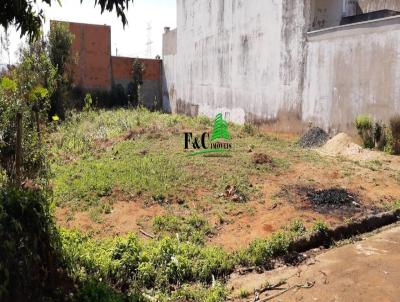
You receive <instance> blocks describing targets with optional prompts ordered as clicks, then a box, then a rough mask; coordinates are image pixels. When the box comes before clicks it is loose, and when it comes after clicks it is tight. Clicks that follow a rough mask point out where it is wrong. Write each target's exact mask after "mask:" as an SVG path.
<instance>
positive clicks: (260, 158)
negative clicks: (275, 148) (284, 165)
mask: <svg viewBox="0 0 400 302" xmlns="http://www.w3.org/2000/svg"><path fill="white" fill-rule="evenodd" d="M252 161H253V163H254V164H257V165H265V164H268V165H273V164H274V161H273V159H272V157H270V156H268V155H267V154H264V153H254V154H253V156H252Z"/></svg>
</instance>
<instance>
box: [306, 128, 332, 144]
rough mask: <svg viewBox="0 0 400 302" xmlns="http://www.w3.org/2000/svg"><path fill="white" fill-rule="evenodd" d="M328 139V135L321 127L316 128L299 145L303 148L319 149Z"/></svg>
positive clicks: (308, 132)
mask: <svg viewBox="0 0 400 302" xmlns="http://www.w3.org/2000/svg"><path fill="white" fill-rule="evenodd" d="M328 139H329V135H328V133H326V132H325V131H324V130H323V129H321V128H319V127H314V128H311V129H310V130H308V131H307V132H306V133H305V134H304V135H303V136H302V137H301V138H300V141H299V145H300V147H302V148H317V147H321V146H322V145H323V144H325V143H326V141H327V140H328Z"/></svg>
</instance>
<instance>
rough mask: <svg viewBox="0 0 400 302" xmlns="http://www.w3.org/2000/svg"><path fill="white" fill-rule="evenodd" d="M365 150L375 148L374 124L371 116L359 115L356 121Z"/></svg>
mask: <svg viewBox="0 0 400 302" xmlns="http://www.w3.org/2000/svg"><path fill="white" fill-rule="evenodd" d="M354 125H355V127H356V128H357V130H358V134H359V135H360V137H361V139H362V140H363V144H364V147H365V148H374V147H375V143H374V137H373V122H372V119H371V117H370V116H367V115H359V116H357V118H356V119H355V121H354Z"/></svg>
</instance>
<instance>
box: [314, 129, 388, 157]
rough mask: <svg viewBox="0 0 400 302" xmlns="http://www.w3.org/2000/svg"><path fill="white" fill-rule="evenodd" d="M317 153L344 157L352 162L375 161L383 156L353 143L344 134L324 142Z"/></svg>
mask: <svg viewBox="0 0 400 302" xmlns="http://www.w3.org/2000/svg"><path fill="white" fill-rule="evenodd" d="M319 152H320V153H322V154H324V155H330V156H344V157H347V158H350V159H354V160H377V159H382V158H383V157H384V155H383V154H382V153H380V152H377V151H372V150H367V149H364V148H363V147H361V146H360V145H358V144H356V143H354V142H353V139H352V138H351V137H350V136H349V135H348V134H346V133H339V134H338V135H336V136H334V137H333V138H332V139H330V140H329V141H327V142H326V144H325V145H324V146H322V147H321V148H320V149H319Z"/></svg>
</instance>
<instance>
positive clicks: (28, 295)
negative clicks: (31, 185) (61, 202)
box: [0, 188, 64, 301]
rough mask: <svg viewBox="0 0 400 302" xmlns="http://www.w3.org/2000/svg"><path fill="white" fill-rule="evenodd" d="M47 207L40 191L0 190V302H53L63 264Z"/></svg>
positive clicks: (59, 246)
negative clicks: (49, 300)
mask: <svg viewBox="0 0 400 302" xmlns="http://www.w3.org/2000/svg"><path fill="white" fill-rule="evenodd" d="M49 207H50V204H49V201H48V198H47V196H46V194H45V193H43V192H39V191H32V190H20V189H16V188H0V242H1V244H0V300H1V301H43V300H44V299H46V297H47V298H53V299H56V297H57V287H58V286H59V285H60V284H58V283H57V280H59V275H60V272H61V269H62V268H63V267H64V264H63V259H62V257H61V245H60V241H59V237H58V233H57V231H56V228H55V226H54V224H53V220H52V217H51V216H50V209H49ZM56 300H57V299H56Z"/></svg>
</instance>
